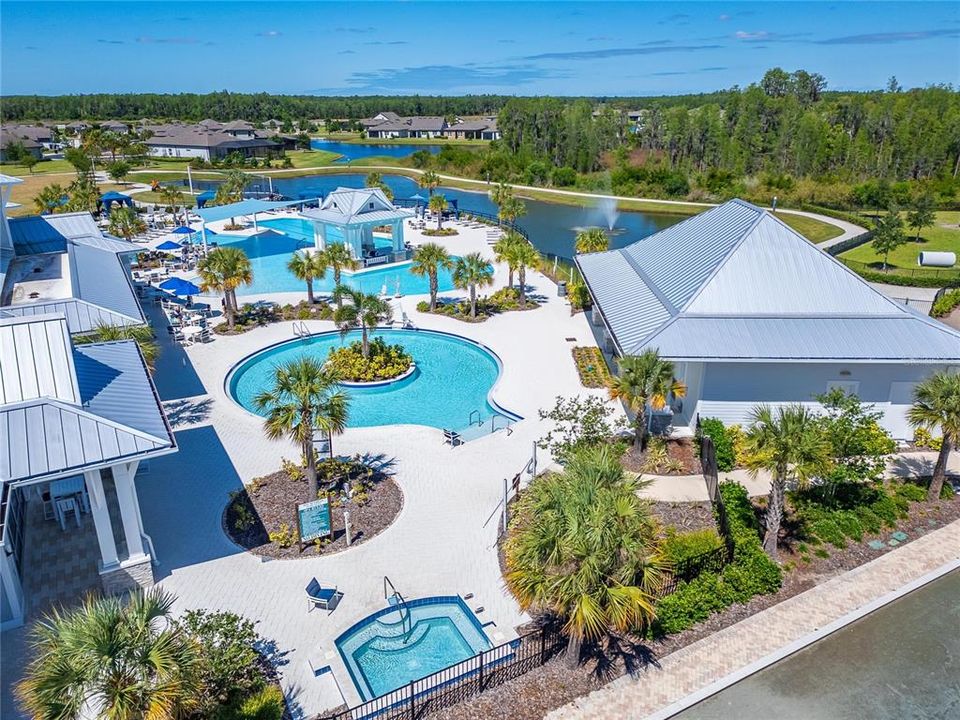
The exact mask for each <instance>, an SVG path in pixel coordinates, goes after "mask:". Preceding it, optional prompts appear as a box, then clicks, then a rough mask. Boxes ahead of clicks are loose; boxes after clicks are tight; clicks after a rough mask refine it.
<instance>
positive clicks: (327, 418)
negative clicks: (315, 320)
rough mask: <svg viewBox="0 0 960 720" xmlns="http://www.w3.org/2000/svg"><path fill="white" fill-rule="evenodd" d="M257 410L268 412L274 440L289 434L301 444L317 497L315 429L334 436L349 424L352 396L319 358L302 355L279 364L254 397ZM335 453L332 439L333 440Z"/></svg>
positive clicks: (311, 487)
mask: <svg viewBox="0 0 960 720" xmlns="http://www.w3.org/2000/svg"><path fill="white" fill-rule="evenodd" d="M253 402H254V405H256V407H257V409H258V410H261V411H264V412H266V413H267V417H266V419H265V420H264V421H263V429H264V431H265V432H266V434H267V437H268V438H270V439H271V440H279V439H280V438H284V437H286V438H289V439H290V440H292V441H293V442H295V443H298V444H299V445H300V450H301V452H302V453H303V459H304V466H305V470H304V474H305V475H306V476H307V488H308V490H309V493H310V498H311V499H314V498H316V497H317V494H318V492H319V489H320V488H319V487H318V485H317V459H316V456H315V454H314V452H313V436H314V432H315V431H317V430H320V431H321V432H324V433H326V434H327V436H328V437H330V438H331V439H332V437H333V435H334V434H337V433H342V432H343V431H344V429H345V428H346V427H347V418H348V417H349V414H350V398H349V396H348V395H347V393H346V392H344V390H343V388H342V387H341V386H340V384H339V383H338V382H337V378H336V377H334V376H333V375H332V374H331V373H329V372H328V371H327V370H326V369H325V368H324V367H323V362H322V361H321V360H319V359H317V358H314V357H309V356H303V357H300V358H297V359H295V360H291V361H289V362H287V363H284V364H283V365H280V366H278V367H277V368H275V369H274V372H273V387H271V388H270V389H269V390H264V391H263V392H261V393H260V394H258V395H257V396H256V397H255V398H254V399H253ZM330 457H333V443H332V440H331V444H330Z"/></svg>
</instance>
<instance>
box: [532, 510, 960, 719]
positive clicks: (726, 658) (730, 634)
mask: <svg viewBox="0 0 960 720" xmlns="http://www.w3.org/2000/svg"><path fill="white" fill-rule="evenodd" d="M958 560H960V521H956V522H954V523H951V524H950V525H947V526H946V527H943V528H940V529H939V530H935V531H933V532H931V533H929V534H928V535H925V536H923V537H920V538H918V539H916V540H914V541H913V542H911V543H909V544H908V545H905V546H904V547H903V548H901V549H898V550H896V551H894V552H891V553H887V554H886V555H882V556H881V557H878V558H877V559H876V560H873V561H871V562H869V563H867V564H866V565H862V566H860V567H859V568H856V569H854V570H851V571H850V572H847V573H844V574H843V575H839V576H837V577H835V578H833V579H831V580H828V581H827V582H825V583H823V584H822V585H818V586H817V587H815V588H812V589H810V590H808V591H806V592H804V593H801V594H800V595H796V596H794V597H792V598H790V599H788V600H785V601H784V602H782V603H779V604H778V605H775V606H774V607H771V608H769V609H767V610H764V611H763V612H759V613H757V614H756V615H753V616H751V617H749V618H747V619H746V620H743V621H741V622H739V623H737V624H736V625H731V626H730V627H728V628H725V629H723V630H721V631H719V632H717V633H714V634H713V635H710V636H709V637H706V638H703V639H702V640H700V641H698V642H695V643H693V644H692V645H688V646H687V647H685V648H683V649H682V650H678V651H677V652H675V653H672V654H671V655H668V656H666V657H665V658H663V659H662V660H661V662H660V664H659V666H657V667H656V669H649V670H647V671H645V672H643V673H642V674H641V675H639V676H638V677H630V676H624V677H621V678H618V679H617V680H614V681H613V682H611V683H610V684H609V685H607V686H605V687H603V688H601V689H600V690H597V691H595V692H592V693H590V694H589V695H587V696H585V697H582V698H579V699H577V700H575V701H574V702H572V703H570V704H568V705H566V706H564V707H562V708H559V709H557V710H555V711H553V712H552V713H550V714H549V715H547V718H549V719H550V720H605V719H606V718H610V719H612V718H617V720H621V719H624V720H627V719H635V720H640V719H641V718H645V717H648V716H649V715H651V714H653V713H658V711H662V710H664V709H665V708H667V707H668V706H670V705H672V704H673V703H676V702H679V701H680V700H682V699H684V698H685V697H687V696H688V695H690V694H692V693H695V692H698V691H701V690H703V689H704V688H706V687H708V686H709V685H711V684H713V683H715V682H717V681H719V680H721V679H722V678H724V677H726V676H727V675H730V674H731V673H735V672H737V671H738V670H741V669H742V668H745V667H746V666H749V665H751V664H753V663H758V661H761V660H762V659H763V658H765V657H766V656H768V655H770V654H771V653H775V652H776V651H778V650H780V649H781V648H783V647H784V646H787V645H790V644H791V643H798V642H802V641H803V640H804V638H806V637H807V636H808V635H810V634H811V633H815V632H817V631H818V630H820V629H821V628H824V627H826V626H827V625H829V624H830V623H833V622H835V621H837V620H839V619H841V618H843V617H844V616H845V615H847V614H848V613H851V612H855V611H856V610H858V609H860V608H864V606H866V605H869V604H870V603H874V602H876V601H878V600H880V599H881V598H883V596H885V595H887V594H888V593H891V592H893V591H895V590H897V589H898V588H901V587H903V586H904V585H907V584H909V583H910V582H912V581H914V580H916V579H918V578H921V577H923V576H924V575H927V574H928V573H931V572H933V571H934V570H936V569H938V568H941V567H942V566H944V565H946V564H947V563H956V562H957V561H958ZM659 716H660V717H665V716H667V715H659Z"/></svg>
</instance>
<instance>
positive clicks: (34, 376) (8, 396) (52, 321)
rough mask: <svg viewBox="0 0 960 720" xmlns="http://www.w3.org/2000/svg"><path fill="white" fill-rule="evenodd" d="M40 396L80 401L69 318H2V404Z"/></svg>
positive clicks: (0, 341)
mask: <svg viewBox="0 0 960 720" xmlns="http://www.w3.org/2000/svg"><path fill="white" fill-rule="evenodd" d="M39 397H50V398H57V399H60V400H64V401H66V402H69V403H75V404H79V403H80V390H79V386H78V384H77V376H76V371H75V369H74V363H73V353H72V351H71V347H70V334H69V332H68V330H67V323H66V320H65V319H64V318H63V316H61V315H42V316H40V317H15V318H10V317H5V318H0V405H6V404H8V403H18V402H24V401H27V400H34V399H36V398H39Z"/></svg>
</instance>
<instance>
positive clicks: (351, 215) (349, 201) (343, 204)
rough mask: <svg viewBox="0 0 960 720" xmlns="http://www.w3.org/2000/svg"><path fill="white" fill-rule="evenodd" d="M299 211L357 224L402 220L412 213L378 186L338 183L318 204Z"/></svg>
mask: <svg viewBox="0 0 960 720" xmlns="http://www.w3.org/2000/svg"><path fill="white" fill-rule="evenodd" d="M300 214H301V215H302V216H303V217H305V218H309V219H311V220H320V221H322V222H327V223H331V224H334V225H360V224H366V223H371V222H392V221H394V220H403V219H406V218H408V217H412V216H413V211H412V210H404V209H401V208H398V207H396V206H395V205H394V204H393V203H392V202H390V200H389V199H388V198H387V196H386V195H384V194H383V190H381V189H380V188H359V189H358V188H344V187H339V188H337V189H336V190H334V191H332V192H331V193H330V194H329V195H327V196H326V197H325V198H324V199H323V202H322V203H320V207H319V208H317V209H316V210H306V211H304V212H302V213H300Z"/></svg>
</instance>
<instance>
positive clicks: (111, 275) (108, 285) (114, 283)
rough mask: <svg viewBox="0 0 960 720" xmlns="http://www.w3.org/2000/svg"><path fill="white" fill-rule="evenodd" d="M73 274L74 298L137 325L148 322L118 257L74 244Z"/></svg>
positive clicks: (128, 274)
mask: <svg viewBox="0 0 960 720" xmlns="http://www.w3.org/2000/svg"><path fill="white" fill-rule="evenodd" d="M70 274H71V282H72V283H73V295H74V297H77V298H79V299H81V300H86V301H87V302H89V303H92V304H94V305H99V306H100V307H102V308H106V309H107V310H109V311H111V312H115V313H119V314H120V315H125V316H126V317H128V318H130V320H132V321H134V322H136V323H144V322H146V318H145V317H144V315H143V310H142V309H141V307H140V302H139V301H138V300H137V295H136V292H135V291H134V289H133V285H132V284H131V279H130V271H129V269H128V268H127V265H126V263H125V262H124V261H123V260H122V259H121V258H120V257H118V256H117V254H116V253H114V252H110V251H104V250H100V249H99V248H96V247H94V246H92V245H84V244H81V243H72V244H71V246H70ZM71 330H72V331H73V332H78V330H74V329H73V328H71Z"/></svg>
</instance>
